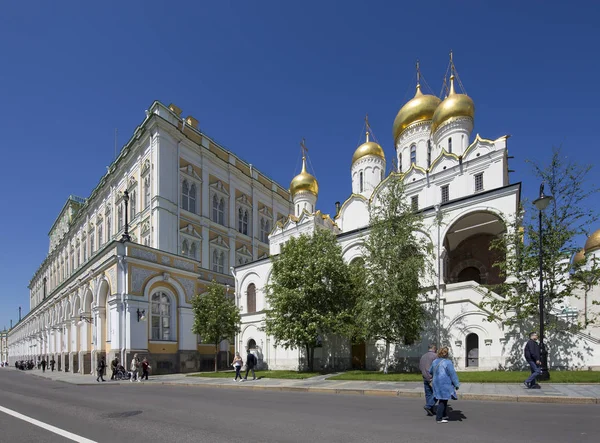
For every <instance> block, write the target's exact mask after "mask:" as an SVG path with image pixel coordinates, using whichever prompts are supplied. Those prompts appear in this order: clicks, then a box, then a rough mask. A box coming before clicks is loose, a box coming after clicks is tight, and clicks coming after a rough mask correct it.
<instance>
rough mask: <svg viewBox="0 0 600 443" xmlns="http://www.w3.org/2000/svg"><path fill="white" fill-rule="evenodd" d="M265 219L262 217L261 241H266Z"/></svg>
mask: <svg viewBox="0 0 600 443" xmlns="http://www.w3.org/2000/svg"><path fill="white" fill-rule="evenodd" d="M265 237H266V235H265V219H264V218H261V219H260V241H262V242H266V241H265Z"/></svg>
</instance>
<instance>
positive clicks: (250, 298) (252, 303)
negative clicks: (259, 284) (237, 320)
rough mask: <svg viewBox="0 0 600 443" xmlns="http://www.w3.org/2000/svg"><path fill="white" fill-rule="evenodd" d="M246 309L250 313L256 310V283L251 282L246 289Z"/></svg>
mask: <svg viewBox="0 0 600 443" xmlns="http://www.w3.org/2000/svg"><path fill="white" fill-rule="evenodd" d="M246 310H247V312H248V313H249V314H251V313H253V312H256V285H255V284H254V283H250V284H249V285H248V289H247V291H246Z"/></svg>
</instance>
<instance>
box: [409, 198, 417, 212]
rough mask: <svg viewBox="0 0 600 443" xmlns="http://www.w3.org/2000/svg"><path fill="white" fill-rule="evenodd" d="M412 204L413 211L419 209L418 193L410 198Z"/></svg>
mask: <svg viewBox="0 0 600 443" xmlns="http://www.w3.org/2000/svg"><path fill="white" fill-rule="evenodd" d="M410 205H411V207H412V210H413V211H418V210H419V196H418V195H413V196H412V197H411V198H410Z"/></svg>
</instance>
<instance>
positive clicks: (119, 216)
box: [117, 205, 123, 232]
mask: <svg viewBox="0 0 600 443" xmlns="http://www.w3.org/2000/svg"><path fill="white" fill-rule="evenodd" d="M121 229H123V206H122V205H119V207H118V208H117V232H118V231H120V230H121Z"/></svg>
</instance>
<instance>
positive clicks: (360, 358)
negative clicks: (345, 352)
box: [352, 341, 367, 369]
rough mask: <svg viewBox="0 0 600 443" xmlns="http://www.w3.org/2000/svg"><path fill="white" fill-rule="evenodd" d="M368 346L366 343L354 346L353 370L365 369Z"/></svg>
mask: <svg viewBox="0 0 600 443" xmlns="http://www.w3.org/2000/svg"><path fill="white" fill-rule="evenodd" d="M366 357H367V346H366V345H365V342H364V341H363V342H362V343H357V344H353V345H352V369H365V361H366Z"/></svg>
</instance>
